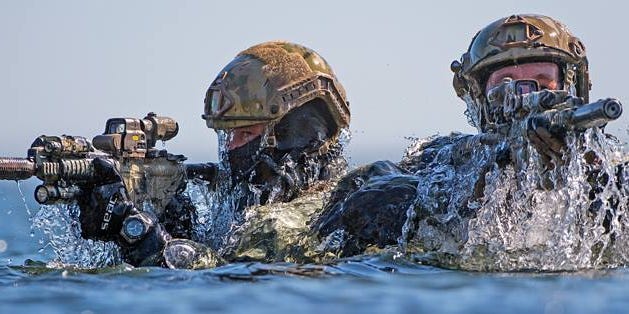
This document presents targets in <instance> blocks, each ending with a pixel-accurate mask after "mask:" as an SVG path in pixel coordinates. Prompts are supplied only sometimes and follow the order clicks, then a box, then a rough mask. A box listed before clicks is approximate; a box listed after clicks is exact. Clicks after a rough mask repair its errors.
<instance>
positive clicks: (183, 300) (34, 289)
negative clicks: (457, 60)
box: [0, 181, 629, 314]
mask: <svg viewBox="0 0 629 314" xmlns="http://www.w3.org/2000/svg"><path fill="white" fill-rule="evenodd" d="M35 182H36V181H27V182H25V183H22V184H21V185H20V187H21V189H18V185H17V184H16V183H14V182H0V313H83V314H88V313H118V312H119V313H211V312H217V313H249V312H255V313H282V312H297V313H622V312H627V311H628V309H629V298H628V297H627V291H629V270H628V269H625V268H616V269H609V270H596V271H579V272H546V273H539V272H518V273H482V272H464V271H455V270H447V269H440V268H435V267H430V266H424V265H418V264H416V263H413V262H411V261H408V260H405V259H403V258H394V257H393V256H366V257H359V258H354V259H350V260H343V261H339V262H337V263H334V264H329V265H293V264H270V265H269V264H260V263H248V264H231V265H226V266H223V267H219V268H216V269H211V270H202V271H187V270H169V269H160V268H133V267H129V266H124V265H122V266H118V267H115V268H101V269H98V270H89V271H86V270H76V269H71V268H50V267H47V266H45V264H42V263H39V262H33V261H42V260H43V261H46V260H47V259H48V258H49V257H48V256H46V253H45V252H46V250H45V249H44V250H41V248H42V244H41V243H40V241H39V240H40V238H41V235H40V234H38V233H37V232H33V231H32V230H31V223H30V221H29V214H30V215H32V214H33V212H35V211H36V210H37V209H38V206H37V205H36V204H35V203H34V201H33V200H32V190H33V186H34V184H35ZM20 190H21V191H20ZM22 195H23V197H22ZM31 260H32V261H31Z"/></svg>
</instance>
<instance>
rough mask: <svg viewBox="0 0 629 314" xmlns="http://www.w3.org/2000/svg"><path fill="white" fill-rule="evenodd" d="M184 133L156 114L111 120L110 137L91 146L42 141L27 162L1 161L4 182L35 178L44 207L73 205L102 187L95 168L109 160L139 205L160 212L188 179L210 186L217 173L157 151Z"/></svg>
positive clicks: (79, 141)
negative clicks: (89, 188)
mask: <svg viewBox="0 0 629 314" xmlns="http://www.w3.org/2000/svg"><path fill="white" fill-rule="evenodd" d="M178 131H179V126H178V124H177V122H176V121H175V120H173V119H172V118H169V117H163V116H158V115H156V114H154V113H152V112H151V113H149V114H148V115H147V116H146V117H144V119H134V118H114V119H109V120H107V123H106V125H105V132H104V133H103V134H102V135H98V136H96V137H94V139H93V140H92V141H91V142H90V141H88V140H87V139H86V138H84V137H80V136H68V135H62V136H45V135H42V136H40V137H38V138H37V139H35V141H34V142H33V144H32V145H31V148H30V149H29V150H28V153H27V157H26V158H0V180H26V179H28V178H30V177H33V176H35V177H37V178H39V179H40V180H41V181H42V184H41V185H39V186H37V187H36V188H35V200H36V201H37V202H38V203H40V204H54V203H57V202H68V201H71V200H73V199H75V198H76V197H78V196H79V195H81V194H82V193H83V191H82V187H84V186H88V185H93V184H97V183H98V180H99V178H97V177H95V173H94V166H93V162H94V159H95V158H105V159H108V160H110V161H112V162H113V163H114V164H115V165H116V167H117V169H118V171H119V172H120V174H121V176H122V178H123V180H124V183H125V187H126V188H127V192H128V193H129V195H130V197H131V199H132V200H133V201H134V202H135V203H136V205H141V204H142V203H143V202H144V201H151V202H152V203H153V205H154V206H155V209H156V210H157V211H159V210H161V209H163V208H164V207H165V206H166V204H167V203H168V202H169V201H170V197H172V196H173V195H174V194H175V193H176V192H178V191H180V190H181V189H182V188H183V187H185V180H186V179H187V178H189V177H196V178H200V179H203V180H208V181H209V180H211V179H213V178H214V176H215V175H216V171H217V169H216V166H215V165H213V164H183V161H185V160H186V157H184V156H183V155H173V154H169V153H168V152H167V151H166V150H159V149H156V148H155V144H156V143H157V142H158V141H168V140H170V139H172V138H174V137H175V136H176V135H177V133H178Z"/></svg>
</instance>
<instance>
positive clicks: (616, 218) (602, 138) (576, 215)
mask: <svg viewBox="0 0 629 314" xmlns="http://www.w3.org/2000/svg"><path fill="white" fill-rule="evenodd" d="M475 137H478V135H477V136H472V137H469V136H468V137H464V136H460V135H452V136H450V137H444V138H431V139H429V140H427V141H418V142H417V143H415V145H413V146H411V147H410V148H409V150H408V151H407V155H406V156H405V159H404V160H403V163H402V164H404V162H406V163H407V164H409V165H410V164H413V165H419V166H417V169H413V170H414V171H415V173H416V175H418V176H419V177H421V180H420V182H422V184H420V185H419V186H418V196H417V200H416V203H415V205H414V206H412V208H409V211H408V219H407V221H406V223H405V225H404V229H403V236H402V237H401V239H400V244H401V245H402V248H403V249H405V250H406V251H408V252H410V253H416V254H417V256H418V258H420V259H423V258H425V256H426V255H430V257H429V258H430V259H431V263H436V264H439V265H441V266H448V267H456V268H464V269H470V270H482V271H487V270H490V271H492V270H499V271H511V270H527V269H535V270H550V271H557V270H575V269H583V268H601V267H613V266H619V265H627V264H628V263H629V242H628V241H627V240H626V239H627V238H629V230H627V226H629V221H627V218H626V212H627V210H629V208H628V207H629V191H627V183H626V182H627V181H624V184H623V183H622V182H619V181H620V180H627V178H629V177H628V176H627V169H626V168H621V167H619V165H620V164H622V163H623V162H624V163H626V162H627V160H626V154H624V153H623V152H622V145H621V143H620V142H618V141H617V140H615V139H613V138H610V137H608V136H606V135H605V134H603V133H602V132H601V130H598V129H595V130H588V131H587V132H585V134H583V136H579V138H575V137H574V136H573V137H569V138H568V147H569V148H570V152H569V153H568V154H565V156H567V158H568V159H566V160H564V161H563V162H564V165H562V166H558V167H557V168H556V169H555V170H553V171H547V170H545V169H544V168H543V167H542V163H541V162H540V156H539V155H538V154H537V153H536V151H535V150H534V149H533V148H531V147H529V146H528V145H523V143H519V144H518V143H515V147H516V148H517V150H520V151H516V152H515V153H512V155H511V156H512V157H511V158H515V162H511V163H508V164H506V165H505V164H504V162H501V158H503V157H504V151H505V150H504V149H503V148H501V145H500V144H499V145H472V146H471V147H474V146H475V147H474V148H473V149H472V150H471V151H470V150H468V151H467V152H465V150H463V154H461V151H460V150H459V148H461V147H465V146H466V144H465V143H470V141H473V140H474V139H475ZM439 141H440V143H437V142H439ZM436 143H437V144H436ZM512 148H513V146H512ZM522 150H524V151H522ZM457 155H458V157H457ZM460 157H465V158H460ZM421 160H424V163H423V164H422V163H421V162H420V161H421ZM621 171H624V174H623V173H621ZM545 180H550V181H552V183H553V184H554V188H553V189H550V190H544V189H542V188H541V186H543V184H542V183H543V182H544V181H545ZM422 254H423V255H424V256H423V257H422V256H421V255H422Z"/></svg>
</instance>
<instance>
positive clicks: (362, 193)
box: [313, 161, 418, 256]
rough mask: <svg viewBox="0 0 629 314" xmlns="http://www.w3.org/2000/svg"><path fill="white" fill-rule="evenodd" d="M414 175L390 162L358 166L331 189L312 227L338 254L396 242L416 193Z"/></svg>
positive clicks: (324, 243)
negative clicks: (326, 201) (327, 199)
mask: <svg viewBox="0 0 629 314" xmlns="http://www.w3.org/2000/svg"><path fill="white" fill-rule="evenodd" d="M417 184H418V179H417V177H415V176H413V175H411V174H410V173H409V172H407V171H405V170H403V169H402V168H400V167H398V166H397V165H396V164H394V163H392V162H390V161H379V162H376V163H373V164H370V165H367V166H363V167H360V168H358V169H356V170H354V171H352V172H351V173H349V174H348V175H347V176H345V177H344V178H343V179H342V180H341V181H340V182H339V184H338V186H337V187H336V189H335V190H334V191H333V192H332V195H331V197H330V200H329V202H328V203H327V204H326V206H325V208H324V210H323V212H322V213H321V215H320V216H319V217H318V218H317V220H316V221H315V222H314V223H313V230H315V232H316V233H318V235H319V237H320V238H321V239H323V242H322V244H321V246H328V248H327V250H335V249H336V250H338V255H339V256H351V255H356V254H360V253H364V252H365V250H367V249H370V248H384V247H386V246H388V245H395V244H397V239H398V237H399V236H400V235H401V234H402V227H403V225H404V222H405V221H406V215H407V211H408V209H409V207H410V206H411V205H412V204H413V202H414V200H415V198H416V193H417Z"/></svg>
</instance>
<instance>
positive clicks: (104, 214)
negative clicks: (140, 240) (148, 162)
mask: <svg viewBox="0 0 629 314" xmlns="http://www.w3.org/2000/svg"><path fill="white" fill-rule="evenodd" d="M92 165H93V166H94V174H95V175H94V178H96V179H97V180H98V181H97V182H93V183H92V184H87V185H85V186H82V187H81V188H82V190H83V191H84V193H83V195H82V196H81V197H80V198H79V200H78V203H79V207H80V208H81V212H80V214H79V221H80V223H81V236H82V237H83V238H86V239H94V240H103V241H110V240H114V239H115V238H117V236H118V233H119V232H120V229H121V227H122V221H123V220H124V218H125V217H126V216H127V215H129V214H130V212H131V210H132V209H133V203H132V202H130V201H129V200H128V198H127V192H126V189H125V187H124V183H123V182H122V177H121V176H120V174H119V173H118V170H116V167H115V165H114V163H113V162H112V161H111V160H108V159H104V158H96V159H94V161H93V163H92Z"/></svg>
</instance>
